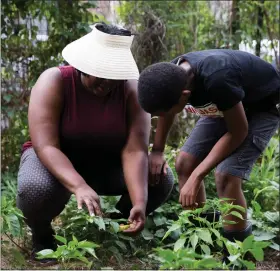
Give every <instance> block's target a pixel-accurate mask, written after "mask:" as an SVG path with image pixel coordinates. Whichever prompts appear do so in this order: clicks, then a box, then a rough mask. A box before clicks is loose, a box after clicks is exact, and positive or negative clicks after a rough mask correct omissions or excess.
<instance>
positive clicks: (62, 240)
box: [54, 235, 67, 245]
mask: <svg viewBox="0 0 280 271" xmlns="http://www.w3.org/2000/svg"><path fill="white" fill-rule="evenodd" d="M54 238H55V239H56V240H58V241H59V242H61V243H63V244H64V245H66V244H67V240H66V238H64V237H62V236H59V235H55V236H54Z"/></svg>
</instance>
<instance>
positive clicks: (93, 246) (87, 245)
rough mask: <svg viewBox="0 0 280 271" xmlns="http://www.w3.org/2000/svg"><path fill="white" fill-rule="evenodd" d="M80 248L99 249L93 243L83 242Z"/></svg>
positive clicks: (79, 245)
mask: <svg viewBox="0 0 280 271" xmlns="http://www.w3.org/2000/svg"><path fill="white" fill-rule="evenodd" d="M78 247H80V248H96V247H99V245H97V244H95V243H93V242H89V241H81V242H79V244H78Z"/></svg>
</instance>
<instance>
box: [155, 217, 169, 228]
mask: <svg viewBox="0 0 280 271" xmlns="http://www.w3.org/2000/svg"><path fill="white" fill-rule="evenodd" d="M166 221H167V219H166V217H165V216H163V215H156V216H155V217H154V223H155V224H156V226H161V225H163V224H165V223H166Z"/></svg>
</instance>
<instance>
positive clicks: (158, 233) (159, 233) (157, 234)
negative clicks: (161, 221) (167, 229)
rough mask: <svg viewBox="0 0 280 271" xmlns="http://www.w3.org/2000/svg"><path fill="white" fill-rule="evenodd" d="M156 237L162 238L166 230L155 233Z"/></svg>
mask: <svg viewBox="0 0 280 271" xmlns="http://www.w3.org/2000/svg"><path fill="white" fill-rule="evenodd" d="M155 236H156V237H159V238H162V237H163V236H164V229H159V230H157V231H156V232H155Z"/></svg>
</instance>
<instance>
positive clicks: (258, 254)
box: [250, 247, 264, 261]
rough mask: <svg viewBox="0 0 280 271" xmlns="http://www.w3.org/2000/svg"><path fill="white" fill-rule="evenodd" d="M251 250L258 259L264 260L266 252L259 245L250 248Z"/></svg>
mask: <svg viewBox="0 0 280 271" xmlns="http://www.w3.org/2000/svg"><path fill="white" fill-rule="evenodd" d="M250 252H251V253H252V255H253V256H254V257H255V259H256V260H257V261H263V259H264V253H263V250H262V249H261V248H259V247H256V248H254V249H250Z"/></svg>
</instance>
